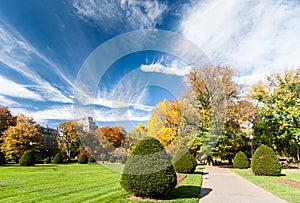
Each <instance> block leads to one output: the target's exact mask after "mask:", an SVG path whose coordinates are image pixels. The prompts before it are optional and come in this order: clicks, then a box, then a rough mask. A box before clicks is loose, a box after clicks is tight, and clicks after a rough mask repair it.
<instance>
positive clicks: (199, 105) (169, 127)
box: [148, 66, 300, 162]
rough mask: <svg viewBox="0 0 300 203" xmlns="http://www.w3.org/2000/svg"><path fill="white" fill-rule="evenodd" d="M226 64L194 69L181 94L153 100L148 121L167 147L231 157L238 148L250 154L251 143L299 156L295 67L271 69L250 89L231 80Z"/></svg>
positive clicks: (299, 93) (299, 74) (298, 73)
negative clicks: (270, 71) (251, 138)
mask: <svg viewBox="0 0 300 203" xmlns="http://www.w3.org/2000/svg"><path fill="white" fill-rule="evenodd" d="M234 76H235V73H234V70H233V69H231V68H229V67H220V66H217V67H212V66H209V67H206V68H202V69H195V70H193V71H191V72H190V74H189V76H188V77H187V80H186V81H187V84H188V87H189V88H188V90H187V91H186V92H185V93H184V96H183V99H182V100H175V101H167V100H164V101H163V102H160V103H159V104H157V106H156V108H155V109H154V111H153V113H152V115H151V118H150V120H149V122H148V135H150V136H155V137H156V138H157V139H158V140H160V142H161V143H163V145H164V146H165V147H167V148H168V150H169V152H172V151H176V150H174V148H178V147H184V146H185V147H188V148H189V150H190V152H191V153H192V154H194V155H195V156H196V155H198V156H199V157H200V158H202V159H204V158H207V156H210V155H211V156H214V155H215V156H219V157H221V158H223V159H228V160H229V162H231V160H232V158H233V157H234V155H235V154H236V153H237V152H238V151H241V150H242V151H245V152H247V153H248V156H250V144H251V143H250V142H252V140H250V135H252V136H254V140H253V144H254V147H258V146H259V145H261V144H266V145H268V146H271V147H274V149H276V151H277V152H278V153H279V154H280V155H282V156H286V157H290V158H293V159H294V160H296V161H299V158H300V157H299V155H300V147H299V144H300V128H299V118H300V106H299V105H300V69H296V70H290V71H286V72H285V73H283V74H278V73H276V74H273V75H270V76H268V77H267V78H266V80H265V81H261V82H258V83H257V84H255V85H253V87H251V89H250V90H247V91H246V90H245V87H242V86H241V85H239V84H237V83H236V82H235V80H234Z"/></svg>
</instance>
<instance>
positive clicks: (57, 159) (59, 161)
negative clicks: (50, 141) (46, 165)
mask: <svg viewBox="0 0 300 203" xmlns="http://www.w3.org/2000/svg"><path fill="white" fill-rule="evenodd" d="M52 162H53V163H54V164H62V163H63V162H64V158H63V156H62V154H61V153H59V152H58V153H57V154H56V155H55V157H54V159H53V160H52Z"/></svg>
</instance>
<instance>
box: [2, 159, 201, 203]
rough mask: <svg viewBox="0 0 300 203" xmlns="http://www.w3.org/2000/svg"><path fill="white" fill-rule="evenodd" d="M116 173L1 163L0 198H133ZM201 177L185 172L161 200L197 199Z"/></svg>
mask: <svg viewBox="0 0 300 203" xmlns="http://www.w3.org/2000/svg"><path fill="white" fill-rule="evenodd" d="M110 167H111V166H110ZM120 167H122V166H121V165H120V164H116V168H120ZM120 176H121V174H120V173H118V172H115V171H112V170H110V169H108V168H106V167H104V166H102V165H100V164H88V165H80V164H66V165H52V164H49V165H36V166H34V167H20V166H17V165H14V166H1V167H0V202H5V203H7V202H137V201H129V200H127V199H126V198H125V197H126V196H127V195H128V193H127V192H126V191H125V190H123V188H122V187H121V186H120V184H119V180H120ZM201 180H202V177H201V174H200V172H199V171H198V173H197V174H191V175H188V177H187V178H186V179H185V180H184V181H183V182H182V184H181V185H180V187H178V188H177V189H175V190H173V191H172V193H171V194H172V195H173V196H174V197H176V199H172V200H168V201H165V202H197V201H198V195H199V193H200V185H201Z"/></svg>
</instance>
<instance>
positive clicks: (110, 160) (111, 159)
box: [108, 155, 116, 163]
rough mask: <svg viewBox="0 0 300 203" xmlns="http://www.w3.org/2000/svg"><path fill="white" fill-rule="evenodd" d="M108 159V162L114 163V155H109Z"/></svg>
mask: <svg viewBox="0 0 300 203" xmlns="http://www.w3.org/2000/svg"><path fill="white" fill-rule="evenodd" d="M108 161H109V162H110V163H115V162H116V158H115V157H114V155H111V156H110V157H109V159H108Z"/></svg>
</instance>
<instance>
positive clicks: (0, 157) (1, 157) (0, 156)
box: [0, 152, 6, 165]
mask: <svg viewBox="0 0 300 203" xmlns="http://www.w3.org/2000/svg"><path fill="white" fill-rule="evenodd" d="M3 164H6V159H5V155H4V154H3V153H2V152H0V165H3Z"/></svg>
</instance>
